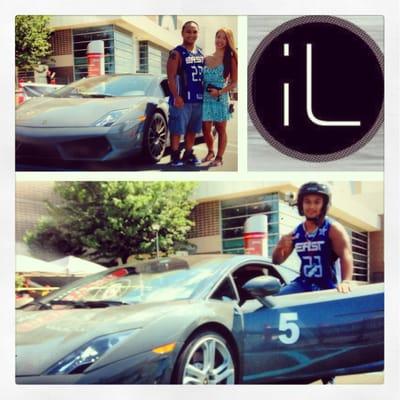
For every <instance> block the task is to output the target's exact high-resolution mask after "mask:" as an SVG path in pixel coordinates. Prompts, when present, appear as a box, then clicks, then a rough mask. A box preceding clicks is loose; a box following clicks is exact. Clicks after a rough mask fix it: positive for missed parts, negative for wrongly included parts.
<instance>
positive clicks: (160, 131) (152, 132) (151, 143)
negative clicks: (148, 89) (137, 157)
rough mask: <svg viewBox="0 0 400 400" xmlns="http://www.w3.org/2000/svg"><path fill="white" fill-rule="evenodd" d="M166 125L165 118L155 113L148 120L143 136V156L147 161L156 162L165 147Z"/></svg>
mask: <svg viewBox="0 0 400 400" xmlns="http://www.w3.org/2000/svg"><path fill="white" fill-rule="evenodd" d="M167 137H168V125H167V121H166V119H165V117H164V116H163V115H162V114H161V113H159V112H155V113H154V114H153V115H152V116H151V117H150V119H149V121H148V123H147V125H146V130H145V132H144V136H143V155H144V158H145V159H146V160H147V161H150V162H158V161H160V160H161V158H162V156H163V155H164V152H165V149H166V147H167Z"/></svg>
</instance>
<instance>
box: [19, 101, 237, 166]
mask: <svg viewBox="0 0 400 400" xmlns="http://www.w3.org/2000/svg"><path fill="white" fill-rule="evenodd" d="M236 110H237V108H236ZM227 132H228V144H227V146H226V151H225V154H224V163H223V165H221V166H219V167H213V168H209V167H208V164H209V163H202V164H201V165H199V166H193V167H188V166H183V167H176V168H173V167H170V166H169V165H168V164H169V162H170V156H169V152H167V153H166V155H165V156H164V157H163V158H162V160H161V161H160V162H158V163H157V164H145V163H143V161H140V160H137V161H136V160H135V161H132V160H121V161H113V162H106V163H72V162H71V163H66V162H64V163H61V162H59V163H57V164H54V163H53V164H43V165H36V164H29V163H24V164H23V163H18V164H17V165H16V170H17V171H167V172H179V171H237V168H238V167H237V166H238V160H237V134H238V129H237V111H235V112H234V113H233V115H232V118H231V119H230V120H229V121H228V123H227ZM217 146H218V139H217V138H216V139H215V142H214V151H215V153H216V152H217ZM194 152H195V154H196V156H197V158H198V159H199V160H201V159H202V158H204V157H205V156H206V155H207V146H206V145H205V143H203V142H202V141H201V143H198V144H196V145H195V146H194Z"/></svg>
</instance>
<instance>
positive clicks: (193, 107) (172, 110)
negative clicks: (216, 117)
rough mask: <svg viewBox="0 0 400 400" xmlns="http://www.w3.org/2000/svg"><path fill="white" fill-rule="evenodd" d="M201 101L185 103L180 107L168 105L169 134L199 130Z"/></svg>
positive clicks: (196, 131) (181, 133)
mask: <svg viewBox="0 0 400 400" xmlns="http://www.w3.org/2000/svg"><path fill="white" fill-rule="evenodd" d="M202 106H203V104H202V103H185V104H184V105H183V107H182V108H178V107H175V106H172V105H170V106H169V120H168V126H169V132H170V134H171V135H184V134H186V133H198V132H201V123H202V108H203V107H202Z"/></svg>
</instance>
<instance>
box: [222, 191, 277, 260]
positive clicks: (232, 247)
mask: <svg viewBox="0 0 400 400" xmlns="http://www.w3.org/2000/svg"><path fill="white" fill-rule="evenodd" d="M255 214H264V215H266V216H267V218H268V255H269V256H271V255H272V250H273V249H274V247H275V246H276V244H277V242H278V239H279V197H278V193H269V194H262V195H255V196H246V197H241V198H238V199H230V200H223V201H221V228H222V251H223V253H232V254H244V241H243V233H244V223H245V221H246V219H247V218H248V217H251V216H252V215H255Z"/></svg>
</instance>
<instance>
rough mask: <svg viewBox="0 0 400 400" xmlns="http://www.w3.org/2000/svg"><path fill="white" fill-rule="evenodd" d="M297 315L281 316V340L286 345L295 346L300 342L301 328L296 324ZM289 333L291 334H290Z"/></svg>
mask: <svg viewBox="0 0 400 400" xmlns="http://www.w3.org/2000/svg"><path fill="white" fill-rule="evenodd" d="M296 321H297V313H282V314H280V316H279V330H280V331H281V332H285V333H282V334H281V335H279V340H280V341H281V342H282V343H284V344H293V343H296V342H297V341H298V340H299V337H300V328H299V326H298V325H297V323H296ZM288 331H289V332H288Z"/></svg>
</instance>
